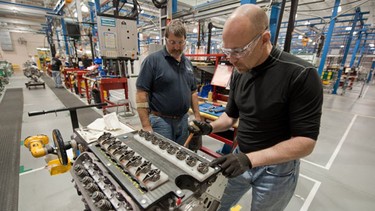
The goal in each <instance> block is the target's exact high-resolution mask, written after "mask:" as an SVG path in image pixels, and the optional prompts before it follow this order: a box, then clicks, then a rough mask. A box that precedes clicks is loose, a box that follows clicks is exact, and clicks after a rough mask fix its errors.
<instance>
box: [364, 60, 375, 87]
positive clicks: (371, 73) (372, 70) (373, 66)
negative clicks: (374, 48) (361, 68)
mask: <svg viewBox="0 0 375 211" xmlns="http://www.w3.org/2000/svg"><path fill="white" fill-rule="evenodd" d="M374 69H375V60H372V65H371V69H370V72H369V74H368V78H367V81H366V83H370V81H371V79H372V75H373V73H374Z"/></svg>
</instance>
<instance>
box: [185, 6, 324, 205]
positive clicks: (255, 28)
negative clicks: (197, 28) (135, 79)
mask: <svg viewBox="0 0 375 211" xmlns="http://www.w3.org/2000/svg"><path fill="white" fill-rule="evenodd" d="M222 50H223V52H224V53H225V54H226V55H227V56H228V58H229V60H230V62H231V63H232V64H233V66H234V67H235V70H236V71H235V72H234V74H233V76H232V80H231V84H230V93H229V100H228V104H227V106H226V111H225V113H223V114H222V115H221V116H220V118H219V119H218V120H216V121H214V122H211V123H210V124H208V123H205V122H198V121H194V124H193V125H192V126H191V127H189V130H190V131H192V132H194V133H195V134H198V135H199V134H203V135H206V134H209V133H211V132H219V131H224V130H227V129H228V128H230V127H231V126H233V124H234V123H236V121H237V120H238V119H239V125H238V131H237V141H238V148H237V149H236V150H235V152H234V153H232V154H228V155H225V156H222V157H220V158H217V159H215V160H214V161H213V162H212V163H211V165H212V166H219V167H221V169H222V173H223V175H224V176H227V177H228V178H229V180H228V185H227V187H226V189H225V192H224V195H223V198H222V200H221V206H220V208H219V210H220V211H224V210H225V211H228V210H230V208H231V207H232V206H234V205H236V203H237V202H238V201H239V200H240V199H241V197H242V195H243V194H245V193H246V192H247V191H248V190H249V189H250V188H252V192H253V193H252V202H251V210H261V211H264V210H283V209H285V207H286V206H287V205H288V203H289V201H290V199H291V197H292V196H293V193H294V190H295V188H296V185H297V180H298V175H299V164H300V162H299V159H300V158H302V157H304V156H307V155H309V154H310V153H311V152H312V151H313V149H314V146H315V143H316V140H317V138H318V135H319V128H320V118H321V109H322V102H323V92H322V85H321V80H320V77H319V75H318V73H317V71H316V69H315V68H314V67H313V66H312V65H311V64H309V63H308V62H306V61H304V60H302V59H300V58H298V57H296V56H293V55H291V54H289V53H286V52H283V51H281V50H280V49H278V48H276V47H274V46H272V44H271V42H270V32H269V31H268V17H267V15H266V13H265V12H264V10H262V9H261V8H260V7H258V6H256V5H253V4H246V5H242V6H240V7H239V8H237V9H236V10H235V11H234V12H233V13H232V15H231V16H230V17H229V19H228V20H227V21H226V23H225V25H224V30H223V45H222Z"/></svg>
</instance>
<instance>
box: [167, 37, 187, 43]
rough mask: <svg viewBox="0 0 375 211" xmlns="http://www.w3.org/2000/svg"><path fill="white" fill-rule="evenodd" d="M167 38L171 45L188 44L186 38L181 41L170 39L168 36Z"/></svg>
mask: <svg viewBox="0 0 375 211" xmlns="http://www.w3.org/2000/svg"><path fill="white" fill-rule="evenodd" d="M165 40H166V41H167V43H168V44H170V45H176V44H178V45H185V44H186V40H184V41H179V42H176V41H174V40H170V39H168V38H165Z"/></svg>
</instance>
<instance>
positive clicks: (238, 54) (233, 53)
mask: <svg viewBox="0 0 375 211" xmlns="http://www.w3.org/2000/svg"><path fill="white" fill-rule="evenodd" d="M265 31H267V28H266V30H265ZM263 33H264V32H262V33H260V34H258V35H257V36H255V37H254V39H252V40H251V41H250V42H249V43H248V44H247V45H245V47H243V48H223V47H221V50H222V51H223V53H224V54H225V55H227V56H228V57H234V58H237V59H239V58H242V57H244V56H245V55H247V54H249V53H251V52H252V51H253V50H254V47H255V45H256V44H257V43H258V41H259V38H261V37H262V35H263ZM221 46H223V43H222V44H221Z"/></svg>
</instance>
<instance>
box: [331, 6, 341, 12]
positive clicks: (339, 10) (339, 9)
mask: <svg viewBox="0 0 375 211" xmlns="http://www.w3.org/2000/svg"><path fill="white" fill-rule="evenodd" d="M332 12H333V9H332ZM337 12H341V6H339V8H337Z"/></svg>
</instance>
